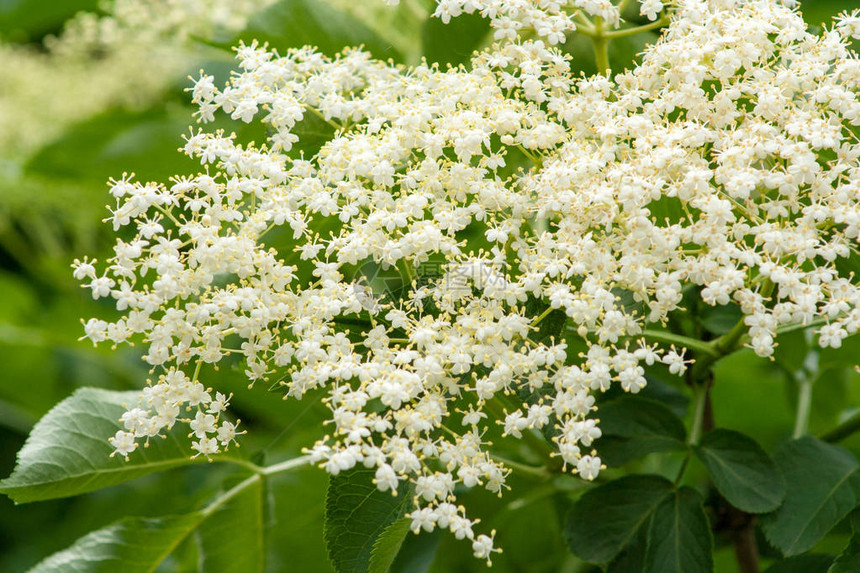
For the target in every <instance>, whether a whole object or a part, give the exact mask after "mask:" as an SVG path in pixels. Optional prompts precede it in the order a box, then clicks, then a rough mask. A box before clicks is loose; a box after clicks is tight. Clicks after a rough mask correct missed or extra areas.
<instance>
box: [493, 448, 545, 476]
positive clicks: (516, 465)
mask: <svg viewBox="0 0 860 573" xmlns="http://www.w3.org/2000/svg"><path fill="white" fill-rule="evenodd" d="M490 457H491V458H493V459H494V460H496V461H497V462H500V463H503V464H505V465H506V466H508V467H509V468H511V469H512V470H514V471H516V472H519V473H522V474H524V475H527V476H529V477H533V478H538V479H541V480H547V479H549V478H550V477H552V475H551V474H550V473H549V472H548V471H547V469H546V468H545V467H544V466H530V465H528V464H521V463H520V462H515V461H514V460H511V459H508V458H506V457H504V456H500V455H499V454H496V453H492V452H491V453H490Z"/></svg>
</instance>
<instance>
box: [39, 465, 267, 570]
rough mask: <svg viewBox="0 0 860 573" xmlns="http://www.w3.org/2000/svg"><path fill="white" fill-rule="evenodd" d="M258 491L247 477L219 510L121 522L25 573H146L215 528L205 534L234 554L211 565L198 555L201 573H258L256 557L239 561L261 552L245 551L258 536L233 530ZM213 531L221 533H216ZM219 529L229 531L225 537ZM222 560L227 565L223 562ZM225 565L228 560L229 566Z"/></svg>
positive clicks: (206, 546)
mask: <svg viewBox="0 0 860 573" xmlns="http://www.w3.org/2000/svg"><path fill="white" fill-rule="evenodd" d="M262 489H263V480H262V479H261V478H260V477H259V476H252V477H250V478H248V479H246V480H245V481H244V482H242V484H240V485H239V486H237V487H236V489H235V490H231V491H230V492H227V493H226V494H224V496H222V499H223V497H228V496H229V497H228V499H226V500H224V501H226V503H224V505H220V503H219V500H216V502H215V503H214V504H213V505H211V506H209V507H208V508H206V509H203V510H201V511H196V512H193V513H189V514H187V515H176V516H168V517H161V518H155V519H152V518H139V517H129V518H125V519H122V520H120V521H117V522H115V523H113V524H111V525H108V526H107V527H103V528H102V529H98V530H96V531H93V532H91V533H88V534H87V535H85V536H84V537H81V538H80V539H78V540H77V541H76V542H75V543H73V544H72V545H71V546H70V547H68V548H66V549H64V550H62V551H59V552H57V553H54V554H53V555H51V556H50V557H48V558H46V559H45V560H43V561H42V562H40V563H39V564H37V565H36V566H35V567H33V568H32V569H31V570H30V571H29V572H28V573H57V572H58V571H70V572H71V571H74V572H75V573H116V572H117V571H122V572H123V573H151V572H152V571H155V569H156V568H157V567H158V565H159V564H160V563H161V562H163V561H164V560H165V559H166V558H167V557H168V556H169V555H170V554H171V553H172V552H173V550H174V549H176V547H177V546H178V545H179V544H180V543H181V542H182V541H183V540H185V539H186V538H188V536H189V535H191V534H192V533H193V532H194V531H195V530H196V529H197V528H200V527H210V526H212V527H215V528H216V529H214V530H210V533H212V532H215V533H217V534H218V535H219V538H218V539H217V541H218V543H222V544H226V545H228V546H229V547H230V548H232V550H234V551H239V552H238V553H235V554H231V555H224V553H223V552H222V553H221V554H219V555H216V556H215V557H214V560H208V561H207V559H206V558H205V553H204V559H203V560H202V562H201V564H202V568H201V571H211V572H217V573H221V572H224V571H241V572H243V573H244V572H249V573H253V572H254V571H262V561H261V558H260V557H256V558H255V557H253V556H246V555H244V553H246V552H247V553H260V552H261V551H262V547H257V543H256V541H254V540H251V544H250V545H245V544H247V543H248V542H249V540H250V538H251V536H252V535H257V534H258V533H259V535H260V539H262V531H261V530H251V531H248V530H245V529H243V528H240V527H237V525H238V524H246V523H247V522H248V521H249V519H248V518H247V517H245V516H244V515H243V514H244V513H246V512H249V511H250V512H251V513H252V514H253V513H254V512H255V509H254V506H253V504H251V505H250V506H249V505H248V504H247V501H248V500H249V498H259V497H260V496H261V495H262ZM231 494H232V495H231ZM237 520H238V521H237ZM217 528H221V531H218V529H217ZM224 528H229V530H228V531H225V530H224ZM203 539H204V543H203V544H202V546H201V551H203V552H205V551H206V550H212V549H213V545H212V543H210V542H209V541H212V539H211V538H208V537H207V536H206V535H204V536H203ZM222 551H223V550H222ZM225 557H227V558H228V560H225V559H224V558H225ZM249 559H258V560H260V562H259V564H258V565H256V566H253V568H243V565H245V564H248V563H249V562H250V561H249ZM229 560H232V563H231V562H230V561H229Z"/></svg>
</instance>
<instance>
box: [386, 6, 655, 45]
mask: <svg viewBox="0 0 860 573" xmlns="http://www.w3.org/2000/svg"><path fill="white" fill-rule="evenodd" d="M383 1H384V2H387V3H389V4H391V3H394V4H397V3H399V0H395V1H394V2H392V1H391V0H383ZM435 2H436V9H435V11H434V13H433V14H434V16H436V17H437V18H440V19H441V20H442V21H443V22H445V23H448V22H449V21H450V20H451V18H455V17H457V16H459V15H460V14H474V13H479V14H481V15H482V16H483V17H485V18H488V19H489V20H490V25H491V26H492V27H493V28H494V30H495V33H494V38H495V39H496V40H511V41H513V40H516V39H517V38H520V37H522V36H523V33H524V32H526V31H528V32H533V33H534V34H535V35H537V36H538V37H539V38H543V39H545V40H546V42H547V43H549V44H550V45H556V44H563V43H564V41H565V37H566V35H567V34H570V33H571V32H574V31H576V30H577V29H579V30H582V31H586V32H590V31H592V30H593V29H594V22H595V21H599V22H600V26H601V27H602V26H608V27H610V28H618V27H619V26H620V25H621V23H622V22H623V19H622V14H621V12H622V10H623V7H624V5H626V4H627V2H626V1H622V2H617V3H613V2H612V1H611V0H435ZM638 3H639V13H640V14H641V15H642V16H645V17H647V18H648V19H649V20H651V21H654V20H656V19H657V15H658V14H660V12H662V11H663V8H664V3H663V2H662V1H661V0H638ZM590 18H593V19H595V20H594V21H592V20H591V19H590ZM596 19H599V20H596Z"/></svg>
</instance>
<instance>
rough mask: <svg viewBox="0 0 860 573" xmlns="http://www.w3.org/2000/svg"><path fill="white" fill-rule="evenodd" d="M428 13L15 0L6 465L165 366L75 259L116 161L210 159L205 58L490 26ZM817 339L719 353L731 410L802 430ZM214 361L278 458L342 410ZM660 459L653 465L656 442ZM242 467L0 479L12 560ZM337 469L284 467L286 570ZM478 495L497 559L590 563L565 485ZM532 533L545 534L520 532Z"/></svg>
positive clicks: (462, 56)
mask: <svg viewBox="0 0 860 573" xmlns="http://www.w3.org/2000/svg"><path fill="white" fill-rule="evenodd" d="M268 4H273V5H272V6H267V5H268ZM177 6H180V8H179V9H177V8H176V7H177ZM856 6H857V2H856V0H809V1H807V2H804V3H803V5H802V8H803V11H804V15H805V17H806V18H807V21H808V22H809V23H810V24H813V25H818V24H820V23H821V22H823V21H827V20H828V19H829V18H830V17H831V16H832V15H833V14H835V13H837V12H839V11H841V10H844V9H850V8H854V7H856ZM427 14H428V10H427V8H426V7H425V8H423V9H422V8H421V3H420V2H411V3H410V2H403V3H401V6H400V7H398V8H396V9H386V8H385V7H384V6H383V5H382V2H379V1H377V0H365V1H363V2H346V1H343V0H331V2H330V5H329V4H322V3H321V2H319V1H317V0H303V1H297V0H286V1H281V2H276V3H273V2H271V1H268V2H267V1H265V0H258V1H252V0H246V1H242V2H229V1H221V2H217V1H191V0H189V1H188V2H177V1H174V2H167V1H161V2H158V1H154V0H148V1H143V2H133V1H128V2H122V1H119V0H118V1H116V2H108V3H103V2H97V1H96V0H0V39H2V42H0V74H2V75H0V78H2V79H0V476H5V475H8V474H9V473H10V472H11V470H12V467H13V465H14V460H15V453H16V452H17V451H18V450H19V449H20V447H21V446H22V444H23V443H24V439H25V437H26V435H27V433H28V432H29V430H30V428H32V426H33V424H34V423H35V422H36V421H37V420H38V419H39V418H40V417H41V416H42V415H44V414H45V413H46V412H47V411H48V410H49V409H50V408H51V407H52V406H53V405H55V404H56V403H57V402H59V401H60V400H62V399H64V398H65V397H67V396H69V395H70V394H71V393H72V392H73V391H74V390H75V389H76V388H78V387H81V386H94V387H100V388H108V389H116V390H126V389H135V388H139V387H141V385H142V384H143V383H144V380H145V379H146V377H147V369H146V368H145V367H144V365H143V363H142V362H141V360H140V358H139V352H138V351H137V349H135V348H133V347H128V346H124V347H120V348H116V349H111V348H110V347H108V346H102V347H99V348H93V347H92V345H91V344H89V343H88V342H86V341H79V340H78V338H79V337H80V336H81V335H82V334H83V330H82V327H81V322H80V320H81V318H89V317H92V316H98V317H101V318H107V317H111V316H114V315H115V314H116V311H115V309H112V308H111V307H110V305H109V304H101V302H102V301H99V302H98V303H97V302H95V301H93V300H92V299H91V297H90V296H89V293H88V291H84V290H82V289H80V288H79V286H78V284H77V283H76V281H75V280H74V279H73V278H72V276H71V269H70V264H71V262H72V260H73V259H75V258H80V257H83V256H84V255H89V256H91V257H92V256H96V257H98V258H105V257H106V256H109V253H110V248H111V246H112V242H113V239H112V233H111V232H110V229H109V228H108V227H107V226H105V225H103V224H102V222H101V220H102V219H103V218H104V216H105V215H106V213H107V211H106V208H105V204H106V203H107V200H108V199H109V197H108V194H107V186H106V181H107V180H108V179H109V178H110V177H117V178H118V177H120V176H122V174H123V172H126V171H128V172H131V171H134V172H135V173H136V174H137V176H138V178H139V179H141V180H149V179H157V180H162V181H165V180H166V179H167V178H168V177H170V176H171V175H174V174H181V173H190V172H194V171H195V167H196V166H195V165H194V164H193V163H191V162H190V161H188V160H187V159H185V158H184V156H182V155H181V154H180V153H178V152H177V151H176V149H177V148H178V147H179V146H180V145H181V144H182V139H181V135H182V133H186V132H187V130H188V125H189V124H191V123H193V120H192V117H191V114H192V113H193V111H194V110H193V109H192V107H191V105H190V101H189V100H190V98H189V96H188V94H186V92H185V91H184V90H185V88H186V87H188V86H189V85H190V81H189V80H188V76H189V74H194V75H196V73H197V71H198V70H199V69H200V68H205V69H206V70H207V72H209V73H215V74H216V77H217V78H218V80H219V82H223V81H224V80H225V79H226V78H227V75H228V73H229V70H230V69H231V66H232V56H231V53H230V52H229V50H228V49H225V48H226V47H227V46H229V45H231V44H232V43H235V42H236V41H237V40H238V39H245V40H250V39H253V38H258V39H260V40H261V41H268V42H269V43H270V45H272V46H273V47H276V48H278V49H279V50H284V49H286V48H289V47H294V46H300V45H302V44H305V43H312V44H316V45H318V46H319V47H320V48H321V49H322V50H323V51H325V52H327V53H335V52H336V51H338V50H339V49H341V48H342V47H344V46H347V45H353V44H359V43H362V44H364V45H365V46H367V47H368V49H370V50H372V51H373V52H374V54H375V55H377V56H378V57H382V58H391V59H393V60H395V61H396V62H399V63H406V64H408V63H412V62H416V61H418V59H419V57H420V56H421V55H425V56H426V57H427V58H428V60H430V61H437V62H440V63H442V64H445V63H452V64H458V63H461V62H464V61H465V60H466V59H467V57H468V54H469V53H470V52H471V50H472V49H474V48H476V47H479V46H481V45H483V44H485V43H486V41H487V40H486V31H487V28H486V24H485V23H484V22H483V21H482V20H480V19H477V18H473V17H464V18H461V19H457V20H454V22H452V24H451V25H450V26H448V27H445V26H442V25H441V23H439V22H438V21H435V20H433V21H430V20H428V19H427ZM655 38H656V36H655V35H654V34H653V33H648V34H643V35H640V36H634V37H632V38H625V39H624V40H619V41H617V42H615V43H614V44H613V45H612V51H611V53H610V56H611V59H612V64H613V68H615V69H621V68H623V67H629V66H630V65H632V64H633V62H634V57H635V54H636V53H637V52H638V51H640V50H641V49H642V48H643V47H644V46H645V45H646V44H647V43H648V42H651V41H653V40H654V39H655ZM565 49H566V50H568V51H570V52H571V54H572V55H573V57H574V66H575V68H576V69H578V70H581V71H583V72H584V73H586V74H591V73H593V72H594V70H595V65H594V61H593V57H592V55H591V47H590V43H589V42H588V41H587V40H584V39H582V38H577V37H574V38H572V39H571V40H570V41H569V42H568V44H567V46H566V47H565ZM225 125H227V124H225ZM233 129H235V128H233ZM847 342H848V343H847V344H846V347H845V348H843V349H842V350H841V351H840V352H838V353H835V352H834V353H830V354H826V353H825V354H824V355H823V356H822V361H823V368H822V370H823V371H824V375H822V376H821V379H820V380H819V381H818V382H816V384H815V386H814V399H813V414H812V418H811V431H812V432H813V433H815V432H818V431H822V430H824V429H826V428H829V427H831V426H833V425H834V424H836V423H837V422H838V420H839V419H840V417H845V416H847V415H850V414H851V413H852V407H857V406H858V405H860V380H858V375H857V374H855V373H854V372H853V371H851V370H847V369H845V368H843V367H841V366H839V367H835V368H833V369H829V368H828V367H827V366H826V365H827V364H828V360H829V361H831V363H832V364H834V365H836V364H840V363H841V362H842V361H844V360H845V359H846V358H848V359H849V360H850V359H854V360H857V357H860V341H856V340H849V341H847ZM803 344H804V342H803V339H802V337H794V338H792V339H791V340H787V341H786V342H785V343H784V344H783V346H782V347H781V348H782V351H781V352H782V353H783V354H782V356H783V357H784V360H782V359H781V360H780V361H779V362H776V363H768V362H766V361H762V360H760V359H757V358H755V357H754V356H753V355H751V354H750V353H746V352H744V353H740V354H738V355H736V356H735V357H732V359H731V360H727V361H725V363H723V364H720V366H719V368H718V371H717V382H716V385H715V388H714V391H713V400H714V410H715V413H716V414H715V415H716V422H717V425H718V426H721V427H726V428H732V429H737V430H740V431H742V432H745V433H747V434H749V435H751V436H754V437H756V439H758V440H759V441H760V442H761V443H762V444H763V445H764V446H765V447H766V448H769V447H770V446H772V445H773V444H775V443H777V442H778V441H780V440H782V439H784V438H785V437H787V435H788V434H790V432H791V428H792V424H793V419H794V405H793V403H794V400H795V390H794V388H793V386H792V384H791V383H790V382H789V381H787V379H786V377H785V375H784V374H783V373H782V370H781V367H780V364H783V363H785V360H788V361H790V360H791V359H792V356H796V355H797V352H799V351H800V350H799V347H800V346H802V345H803ZM205 376H206V379H207V380H208V383H209V384H211V385H212V386H215V387H216V388H218V389H219V390H222V391H225V392H230V391H232V392H235V397H234V399H233V404H234V408H235V412H236V415H237V416H238V417H240V418H241V419H242V420H243V423H244V424H245V426H246V429H247V430H248V434H247V435H246V436H245V437H244V441H243V443H244V446H243V447H247V448H249V449H250V450H251V451H252V452H256V453H257V455H263V456H265V457H266V459H267V460H268V461H277V460H280V459H285V458H287V457H291V456H293V455H296V454H297V453H298V452H299V450H300V448H301V447H302V446H304V445H308V444H310V443H312V442H313V440H314V439H315V438H316V437H317V436H318V435H321V434H322V431H323V428H322V424H321V421H322V420H323V419H324V415H325V411H324V409H323V407H322V405H320V404H319V403H317V402H314V401H312V400H305V401H302V402H295V401H280V400H278V399H277V396H276V395H274V394H272V393H269V392H268V391H267V388H266V387H264V386H262V385H257V386H256V387H255V388H253V389H252V390H248V389H247V388H246V383H245V382H243V376H242V374H241V370H239V369H238V367H237V368H231V367H229V365H228V366H227V367H222V368H221V369H220V371H218V372H215V371H211V372H209V373H206V374H205ZM844 445H846V446H847V447H849V448H850V449H852V451H853V452H854V453H855V454H858V455H860V438H857V437H855V438H853V439H852V440H849V441H848V442H846V443H845V444H844ZM642 464H643V466H644V467H646V468H647V464H648V460H647V459H646V460H645V461H644V462H642ZM229 471H231V470H229V469H227V468H223V467H220V466H218V465H215V466H212V467H202V466H196V467H191V468H184V469H180V470H175V471H171V472H167V473H164V474H159V475H155V476H150V477H147V478H143V479H139V480H136V481H133V482H131V483H127V484H123V485H120V486H116V487H113V488H110V489H107V490H104V491H99V492H95V493H92V494H88V495H85V496H82V497H77V498H72V499H65V500H59V501H50V502H38V503H33V504H27V505H21V506H14V505H13V504H12V503H11V501H9V500H8V499H6V498H5V497H0V571H2V572H17V571H25V570H26V569H27V568H29V567H30V566H32V565H33V564H35V563H36V562H37V561H39V560H40V559H42V558H43V557H45V556H47V555H49V554H50V553H52V552H54V551H57V550H60V549H62V548H64V547H66V546H68V545H69V544H71V543H72V542H73V541H74V540H75V539H77V538H78V537H80V536H82V535H84V534H85V533H87V532H88V531H91V530H93V529H96V528H98V527H102V526H104V525H106V524H108V523H110V522H112V521H114V520H116V519H118V518H119V517H122V516H125V515H141V516H145V515H163V514H170V513H182V512H185V511H189V510H191V509H194V508H195V507H197V506H198V504H199V503H201V501H202V500H205V499H206V498H207V496H209V495H211V494H212V492H213V491H215V489H216V488H217V487H218V484H219V483H220V481H221V479H222V478H223V477H224V475H225V474H226V473H228V472H229ZM325 487H326V477H325V475H324V474H323V472H321V471H320V470H317V469H313V468H307V469H304V470H301V471H299V472H296V473H291V474H288V475H284V476H280V477H278V478H277V479H276V480H274V481H273V491H272V492H271V495H270V502H271V510H272V511H271V512H270V516H269V519H270V520H271V521H272V523H273V524H274V527H272V528H270V531H271V535H272V538H271V539H270V543H269V544H268V547H269V559H268V568H269V570H271V571H308V572H316V571H328V570H329V566H328V562H327V558H326V554H325V548H324V545H323V535H322V518H323V497H324V491H325ZM469 497H470V499H469V500H468V503H469V506H470V508H473V509H472V511H473V512H475V514H476V515H480V516H481V517H482V518H483V521H484V525H488V527H486V529H490V528H496V529H498V530H499V536H498V538H497V542H498V543H499V544H500V545H501V546H509V547H510V550H508V549H506V551H505V553H503V554H501V555H499V556H498V557H497V558H494V570H500V571H523V572H529V573H531V572H539V571H548V572H549V571H564V570H568V571H577V570H581V569H580V566H581V564H580V563H578V562H577V561H576V560H575V558H573V557H572V556H570V555H568V554H566V552H565V551H564V543H563V542H562V540H561V534H560V526H559V520H558V519H556V518H555V516H556V515H558V514H559V513H560V512H562V511H563V510H564V508H565V505H564V503H562V502H560V501H559V500H558V499H557V497H558V496H555V495H550V494H549V492H542V491H534V492H533V493H532V494H530V495H529V496H527V497H526V498H523V499H522V500H515V498H514V497H513V496H512V497H511V498H510V499H506V500H503V501H501V502H500V501H499V500H497V499H496V498H495V497H493V496H488V495H487V494H485V493H480V492H476V493H474V494H470V495H469ZM152 500H157V503H153V501H152ZM512 500H514V501H512ZM847 535H848V529H847V528H845V529H844V531H842V532H841V534H840V532H839V531H837V533H836V534H835V535H831V536H830V537H828V538H827V539H826V540H825V541H824V542H823V543H822V547H820V548H819V549H820V550H821V551H832V552H838V551H839V550H840V549H841V547H842V546H843V545H844V543H845V541H846V539H847ZM523 537H526V538H528V539H529V540H530V541H529V542H528V543H522V542H519V543H517V542H516V541H514V542H512V543H509V544H506V540H516V539H522V538H523ZM408 543H410V544H411V555H413V556H414V563H400V564H399V566H401V568H402V570H410V571H424V570H427V568H428V567H429V564H430V561H431V560H430V559H429V558H428V557H430V556H432V555H434V554H436V555H437V559H436V560H435V563H434V565H433V566H432V569H433V570H434V571H466V570H483V569H484V565H483V564H482V563H480V562H478V561H476V560H474V559H473V558H472V557H471V555H470V553H471V552H470V548H469V547H468V544H466V543H462V542H456V541H455V540H453V538H451V536H446V535H442V536H436V535H430V536H421V537H418V538H415V539H411V538H410V541H408ZM440 548H441V549H440ZM195 551H196V548H195V545H194V543H193V540H190V541H189V542H187V543H185V544H184V545H183V546H182V547H180V548H179V550H178V551H177V552H176V554H175V555H174V556H172V557H171V558H169V559H168V560H167V561H165V563H164V564H163V565H162V567H161V568H160V570H163V571H196V570H197V569H196V554H195ZM717 559H718V571H732V570H733V565H732V563H733V560H732V559H731V549H730V548H729V547H726V548H725V549H724V550H721V551H720V553H719V554H718V557H717Z"/></svg>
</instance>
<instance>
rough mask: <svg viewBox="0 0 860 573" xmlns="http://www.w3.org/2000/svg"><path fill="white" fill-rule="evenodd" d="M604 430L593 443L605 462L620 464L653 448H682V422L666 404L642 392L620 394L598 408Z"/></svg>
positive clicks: (683, 436)
mask: <svg viewBox="0 0 860 573" xmlns="http://www.w3.org/2000/svg"><path fill="white" fill-rule="evenodd" d="M597 417H598V418H599V419H600V429H601V431H602V432H603V437H601V438H600V439H599V440H597V442H596V443H595V448H596V449H597V451H598V452H600V456H601V459H603V460H604V461H605V462H606V464H607V465H608V466H619V465H623V464H625V463H627V462H629V461H630V460H633V459H635V458H637V457H640V456H643V455H645V454H649V453H652V452H668V451H677V450H683V449H684V448H685V447H686V445H685V443H684V438H685V435H686V431H685V429H684V423H683V422H682V421H681V419H680V418H678V417H677V416H676V415H675V414H674V413H673V412H672V410H670V409H669V407H668V406H666V405H664V404H662V403H661V402H658V401H656V400H651V399H648V398H643V397H641V396H623V397H621V398H617V399H615V400H612V401H610V402H607V403H605V404H602V405H601V406H600V408H599V410H598V411H597Z"/></svg>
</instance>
